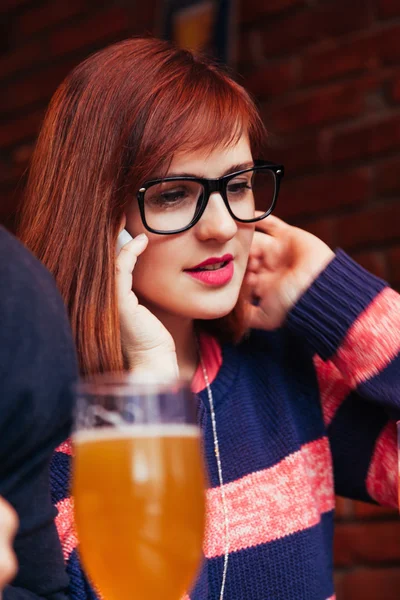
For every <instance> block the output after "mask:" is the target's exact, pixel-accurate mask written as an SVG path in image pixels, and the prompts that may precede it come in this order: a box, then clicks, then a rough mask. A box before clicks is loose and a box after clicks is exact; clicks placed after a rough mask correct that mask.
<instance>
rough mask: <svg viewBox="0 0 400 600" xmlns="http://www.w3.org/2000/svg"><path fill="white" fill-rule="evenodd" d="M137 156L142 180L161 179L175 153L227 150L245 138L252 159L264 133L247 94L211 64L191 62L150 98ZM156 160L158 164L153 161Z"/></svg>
mask: <svg viewBox="0 0 400 600" xmlns="http://www.w3.org/2000/svg"><path fill="white" fill-rule="evenodd" d="M150 112H151V117H150V118H149V119H148V120H147V124H146V127H145V130H144V134H143V138H142V145H141V149H140V155H141V157H142V161H141V162H142V164H143V166H144V167H145V171H146V174H144V172H143V171H142V173H141V175H142V176H143V175H145V178H146V179H148V178H152V177H155V176H156V177H160V176H164V175H165V173H166V172H167V170H168V168H169V165H170V163H171V161H172V158H173V156H174V155H175V154H176V153H178V152H179V153H180V152H196V151H199V150H205V151H209V152H212V151H213V150H215V149H216V148H221V147H223V148H226V147H229V146H232V145H234V144H236V143H237V142H238V141H239V140H240V138H241V137H242V136H243V135H247V136H248V138H249V143H250V147H251V150H252V152H253V156H254V158H259V153H260V152H261V151H262V148H263V147H264V144H265V141H266V138H267V134H266V130H265V127H264V124H263V122H262V120H261V119H260V117H259V114H258V112H257V109H256V107H255V105H254V102H253V101H252V99H251V98H250V96H249V95H248V93H247V92H246V91H245V90H244V88H243V87H241V86H240V85H239V84H237V83H236V82H235V81H233V80H232V79H230V78H229V77H228V76H227V75H226V74H225V73H224V72H223V71H221V70H220V69H217V68H216V67H214V66H213V65H209V64H207V65H205V64H203V63H200V64H198V63H197V62H196V61H193V62H192V63H191V64H190V68H187V70H186V72H185V75H184V77H182V72H180V77H176V78H174V77H169V78H168V84H167V85H166V86H165V88H164V89H162V93H160V94H158V95H157V96H156V97H155V98H154V99H153V105H152V107H151V111H150ZM156 157H157V160H155V158H156Z"/></svg>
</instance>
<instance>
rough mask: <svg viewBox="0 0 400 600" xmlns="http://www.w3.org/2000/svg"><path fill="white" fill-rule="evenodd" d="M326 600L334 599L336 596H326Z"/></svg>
mask: <svg viewBox="0 0 400 600" xmlns="http://www.w3.org/2000/svg"><path fill="white" fill-rule="evenodd" d="M327 600H336V596H331V597H330V598H327Z"/></svg>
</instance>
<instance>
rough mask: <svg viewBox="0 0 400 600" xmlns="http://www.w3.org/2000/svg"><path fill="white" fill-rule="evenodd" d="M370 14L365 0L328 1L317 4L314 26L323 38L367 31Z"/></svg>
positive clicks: (370, 21) (370, 18)
mask: <svg viewBox="0 0 400 600" xmlns="http://www.w3.org/2000/svg"><path fill="white" fill-rule="evenodd" d="M371 24H372V12H371V10H370V6H369V2H368V1H367V0H351V2H349V1H348V0H328V1H326V2H321V3H318V4H317V11H316V20H315V26H316V27H317V28H318V29H319V30H320V31H321V32H322V33H323V36H324V37H325V36H333V37H336V36H340V35H344V34H347V33H351V32H353V31H359V30H361V29H367V28H368V27H369V26H370V25H371Z"/></svg>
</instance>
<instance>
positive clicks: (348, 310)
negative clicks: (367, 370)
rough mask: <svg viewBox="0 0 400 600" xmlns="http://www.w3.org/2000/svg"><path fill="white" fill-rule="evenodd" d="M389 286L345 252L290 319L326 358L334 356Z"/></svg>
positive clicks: (298, 330)
mask: <svg viewBox="0 0 400 600" xmlns="http://www.w3.org/2000/svg"><path fill="white" fill-rule="evenodd" d="M385 287H387V283H386V282H385V281H383V280H382V279H379V278H378V277H375V275H372V274H371V273H369V272H368V271H366V270H365V269H364V268H363V267H361V266H360V265H358V264H357V263H356V262H355V261H354V260H352V259H351V258H350V257H349V256H348V255H347V254H346V253H345V252H343V251H342V250H337V251H336V257H335V258H334V259H333V260H332V261H331V262H330V263H329V264H328V266H327V267H326V268H325V269H324V270H323V271H322V273H321V274H320V275H319V277H317V279H316V280H315V281H314V282H313V283H312V285H311V286H310V287H309V288H308V290H307V291H306V292H305V293H304V294H303V296H302V297H301V298H300V300H299V301H298V302H297V304H296V305H295V306H294V308H293V309H292V310H291V311H290V313H289V315H288V318H287V325H288V327H289V328H290V329H291V330H292V331H294V332H295V333H296V334H297V335H300V336H302V337H304V338H306V339H307V341H308V342H309V344H310V345H311V347H312V348H313V350H314V351H315V352H316V353H317V354H318V355H319V356H320V357H321V358H322V359H323V360H327V359H329V358H330V357H332V356H333V355H334V354H335V353H336V351H337V350H338V348H339V346H340V345H341V343H342V341H343V339H344V337H345V336H346V333H347V331H348V330H349V328H350V327H351V325H352V324H353V323H354V321H355V320H356V319H357V318H358V316H359V315H360V314H361V313H362V312H363V311H364V310H365V309H366V308H367V306H368V305H369V304H370V303H371V301H372V300H373V299H374V298H375V296H376V295H377V294H379V292H380V291H381V290H383V289H384V288H385Z"/></svg>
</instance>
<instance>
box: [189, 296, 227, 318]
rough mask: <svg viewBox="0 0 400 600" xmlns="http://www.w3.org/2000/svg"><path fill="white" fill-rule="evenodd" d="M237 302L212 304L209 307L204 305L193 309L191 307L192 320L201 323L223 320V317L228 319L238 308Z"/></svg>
mask: <svg viewBox="0 0 400 600" xmlns="http://www.w3.org/2000/svg"><path fill="white" fill-rule="evenodd" d="M236 302H237V299H236V301H235V302H232V301H230V302H227V303H218V304H217V305H212V304H210V305H209V306H205V305H204V304H205V303H203V304H202V305H201V306H196V307H194V306H193V308H192V307H189V310H190V313H191V318H192V319H196V320H201V321H210V320H212V319H222V317H226V315H229V313H231V312H232V310H233V309H234V308H235V306H236Z"/></svg>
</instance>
